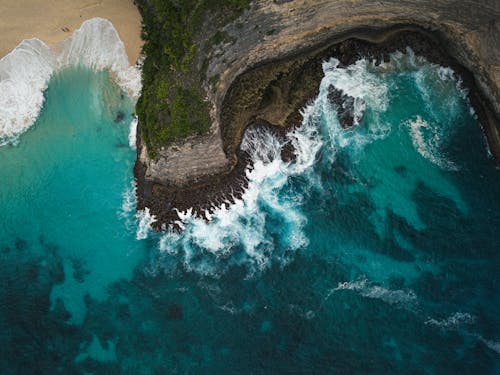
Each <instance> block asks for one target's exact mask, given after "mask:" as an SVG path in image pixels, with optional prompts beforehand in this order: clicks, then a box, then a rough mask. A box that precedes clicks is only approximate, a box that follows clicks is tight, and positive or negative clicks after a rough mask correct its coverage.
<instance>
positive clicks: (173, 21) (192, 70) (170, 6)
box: [136, 0, 249, 157]
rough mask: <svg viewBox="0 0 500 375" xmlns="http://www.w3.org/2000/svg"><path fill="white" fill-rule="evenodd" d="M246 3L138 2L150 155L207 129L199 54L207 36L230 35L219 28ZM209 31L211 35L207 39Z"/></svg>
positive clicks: (141, 104) (142, 112)
mask: <svg viewBox="0 0 500 375" xmlns="http://www.w3.org/2000/svg"><path fill="white" fill-rule="evenodd" d="M248 2H249V1H248V0H138V1H136V3H137V4H138V7H139V10H140V12H141V15H142V19H143V35H142V37H143V39H144V41H145V44H144V48H143V51H144V52H145V54H146V60H145V61H144V66H143V90H142V95H141V98H140V99H139V101H138V103H137V115H138V116H139V121H140V123H141V130H142V137H143V139H144V141H145V143H146V145H147V148H148V150H149V152H150V156H152V157H155V156H156V155H157V151H158V149H159V148H160V147H162V146H168V145H169V144H170V143H172V142H173V141H175V140H177V139H182V138H185V137H187V136H190V135H196V134H203V133H205V132H207V131H208V130H209V128H210V116H209V108H208V105H207V103H206V102H204V100H203V97H204V95H205V94H204V91H203V89H202V86H201V83H202V82H201V81H202V80H204V79H206V78H205V76H204V72H201V71H199V69H197V67H196V61H197V60H198V59H196V58H195V57H196V56H197V54H198V53H201V51H202V49H201V48H200V45H199V41H200V40H205V39H208V43H209V45H210V46H212V45H215V44H218V43H220V42H222V41H226V40H230V39H229V36H228V35H227V33H225V32H222V31H220V30H218V29H220V28H221V27H222V26H223V25H224V24H226V23H228V22H230V21H232V20H234V19H236V18H237V17H238V16H239V15H240V14H241V12H242V11H244V10H245V9H246V8H247V7H248ZM213 20H217V25H216V27H215V28H214V27H213V26H212V28H211V29H210V28H208V27H205V26H207V23H213V22H214V21H213ZM210 26H211V25H210ZM217 28H218V29H217ZM208 29H210V30H208ZM207 30H208V31H207ZM207 32H208V33H211V34H212V35H211V37H210V35H209V37H208V38H207V35H205V34H206V33H207ZM207 63H208V62H207ZM205 69H206V67H205ZM201 70H203V69H201ZM211 83H213V80H212V81H211Z"/></svg>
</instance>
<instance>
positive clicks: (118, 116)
mask: <svg viewBox="0 0 500 375" xmlns="http://www.w3.org/2000/svg"><path fill="white" fill-rule="evenodd" d="M124 118H125V113H123V112H122V111H118V113H117V114H116V117H115V123H119V122H121V121H122V120H123V119H124Z"/></svg>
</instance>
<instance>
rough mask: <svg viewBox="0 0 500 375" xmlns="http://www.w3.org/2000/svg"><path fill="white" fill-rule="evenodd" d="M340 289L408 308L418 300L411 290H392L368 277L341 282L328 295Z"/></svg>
mask: <svg viewBox="0 0 500 375" xmlns="http://www.w3.org/2000/svg"><path fill="white" fill-rule="evenodd" d="M340 290H353V291H356V292H359V294H360V295H362V296H363V297H366V298H375V299H380V300H382V301H384V302H386V303H389V304H391V305H403V306H405V307H406V308H408V307H410V306H412V305H414V304H415V303H416V302H417V296H416V295H415V293H414V292H413V291H411V290H409V291H405V290H399V289H398V290H392V289H388V288H385V287H383V286H380V285H373V284H372V283H370V282H369V281H368V280H366V279H364V280H357V281H346V282H342V283H339V284H338V286H337V287H336V288H334V289H333V290H332V291H331V292H330V293H329V295H328V297H329V296H330V295H331V293H333V292H337V291H340Z"/></svg>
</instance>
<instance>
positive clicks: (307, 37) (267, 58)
mask: <svg viewBox="0 0 500 375" xmlns="http://www.w3.org/2000/svg"><path fill="white" fill-rule="evenodd" d="M138 5H139V9H141V12H142V13H143V16H144V15H145V14H147V13H148V12H149V14H150V13H151V11H152V9H153V8H154V4H152V2H149V1H147V0H142V1H138ZM146 10H147V11H146ZM210 19H211V18H210V17H205V18H203V17H201V21H200V25H201V26H200V27H199V29H200V30H203V31H202V32H200V33H199V34H196V35H195V36H194V37H193V41H194V42H193V43H194V44H193V48H192V49H193V50H194V51H195V52H194V54H193V56H192V57H191V59H190V60H189V61H190V65H189V66H187V68H186V70H187V71H189V72H190V77H193V76H195V77H196V78H194V79H193V78H191V79H190V82H189V85H190V87H193V86H196V85H198V86H199V88H201V89H202V90H203V93H204V95H205V98H206V101H207V102H208V104H209V114H210V121H211V122H210V123H211V125H210V127H209V129H206V130H204V131H202V132H200V131H197V132H194V133H193V134H191V135H188V136H184V137H181V138H179V137H178V138H174V139H173V140H172V139H169V141H168V142H164V143H163V144H162V143H161V142H159V143H158V142H155V140H156V139H155V138H154V134H155V133H154V132H153V133H152V132H151V123H153V122H154V124H155V126H156V127H157V128H158V127H160V129H161V125H162V121H164V122H165V127H164V128H163V129H161V130H168V126H169V124H168V120H169V117H168V115H167V116H166V115H165V113H167V114H168V113H170V112H169V111H170V109H172V108H171V104H172V103H173V102H175V100H174V101H173V100H169V98H167V99H166V100H165V108H163V109H162V110H161V111H158V112H159V114H158V116H157V117H155V112H154V111H149V112H146V111H141V110H139V111H138V113H139V129H138V135H139V136H138V140H137V146H138V159H137V162H136V167H135V176H136V180H137V198H138V200H137V208H138V209H144V208H145V207H148V208H149V209H150V212H151V213H152V214H153V215H155V216H156V218H157V221H156V222H155V224H154V226H155V227H156V228H157V229H160V228H161V227H162V225H163V224H169V223H173V222H174V221H175V220H177V218H178V215H177V210H181V211H183V210H186V209H188V208H191V207H192V208H193V209H194V213H195V214H199V215H200V216H203V212H204V211H205V210H210V209H211V208H212V207H213V206H218V205H219V204H220V203H221V202H224V201H227V200H229V201H231V200H232V199H234V198H238V197H239V196H240V195H241V192H242V191H243V190H244V188H245V183H246V181H245V174H244V170H245V168H246V167H247V165H248V164H247V163H248V161H249V160H248V157H247V155H244V153H242V152H241V151H240V150H239V145H240V142H241V139H242V136H243V133H244V131H245V129H246V128H247V127H248V126H250V125H252V124H268V125H271V126H273V129H277V130H276V131H277V133H283V132H284V130H285V129H287V128H289V127H292V126H297V125H299V124H300V121H301V119H300V113H299V110H300V109H301V108H302V107H303V106H304V105H305V104H306V103H307V102H308V101H309V100H311V99H312V98H314V97H315V96H316V95H317V90H318V86H319V82H320V80H321V78H322V69H321V63H322V62H323V61H324V60H325V59H328V58H330V57H332V56H334V57H336V58H337V59H339V60H340V62H341V63H342V64H344V65H349V64H351V63H354V62H355V61H356V60H357V59H359V58H362V57H366V58H369V59H372V60H377V61H379V62H380V61H382V60H384V59H387V57H388V54H389V53H391V52H394V51H396V50H400V51H404V50H405V49H406V47H407V46H408V47H411V48H412V49H413V50H414V52H415V53H416V54H418V55H421V56H424V57H426V58H427V59H428V60H429V61H430V62H433V63H437V64H440V65H443V66H447V67H450V68H452V69H453V70H454V71H455V73H456V74H457V75H459V76H460V78H461V79H462V81H463V84H464V86H465V87H466V88H468V90H469V98H470V101H471V104H472V105H473V107H474V109H475V111H476V113H477V115H478V118H479V121H480V123H481V125H482V127H483V129H484V132H485V134H486V136H487V139H488V144H489V148H490V151H491V153H492V155H493V157H494V158H495V159H496V160H500V134H499V133H500V125H499V118H500V89H499V87H500V84H499V83H500V56H499V54H500V49H499V43H500V42H499V40H498V35H499V34H500V5H499V4H498V3H497V2H495V1H468V2H456V1H444V0H438V1H383V2H376V3H375V2H367V1H327V0H315V1H300V0H295V1H254V2H251V3H250V4H249V5H248V7H247V8H246V9H245V10H244V11H243V12H242V13H241V14H240V15H239V16H238V18H236V19H233V20H230V21H229V22H227V23H224V24H223V25H220V24H219V25H216V26H214V25H213V24H210ZM146 22H147V21H146ZM153 22H154V21H153ZM146 37H147V36H146ZM148 59H150V61H149V62H150V65H151V64H152V61H151V60H152V59H154V57H153V56H151V57H150V56H149V55H148V56H147V57H146V63H145V65H146V66H147V65H148ZM173 69H174V70H175V66H174V67H173ZM153 70H154V69H153ZM193 72H194V73H195V74H193ZM196 73H198V74H196ZM147 74H148V71H146V75H147ZM144 90H147V87H144V88H143V98H142V99H143V104H144V101H145V100H146V99H150V100H151V98H150V97H148V98H146V97H145V96H144V92H145V91H144ZM169 106H170V107H169ZM146 114H147V116H146ZM165 118H166V119H167V120H165ZM146 120H147V121H146ZM146 125H147V126H146ZM292 151H293V150H292ZM292 151H290V150H284V151H283V153H282V154H283V155H284V157H287V158H289V157H293V152H292ZM291 155H292V156H291Z"/></svg>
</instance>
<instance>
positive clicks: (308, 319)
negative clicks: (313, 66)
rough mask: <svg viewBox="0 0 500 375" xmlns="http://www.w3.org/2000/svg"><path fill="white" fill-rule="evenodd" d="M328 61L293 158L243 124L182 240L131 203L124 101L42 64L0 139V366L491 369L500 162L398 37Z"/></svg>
mask: <svg viewBox="0 0 500 375" xmlns="http://www.w3.org/2000/svg"><path fill="white" fill-rule="evenodd" d="M324 70H325V78H324V79H323V81H322V83H321V86H320V94H319V96H318V98H317V99H316V101H315V102H314V103H311V105H310V106H309V107H307V108H306V109H304V122H303V125H302V127H300V128H299V129H297V130H295V131H294V132H292V133H290V134H289V136H288V140H287V141H288V142H291V143H292V144H293V145H294V146H295V150H296V153H297V160H296V161H295V162H293V163H284V162H282V161H281V159H280V158H279V147H280V141H278V140H277V139H275V138H273V136H272V135H271V134H269V133H267V132H266V131H264V130H252V131H249V132H247V134H246V136H245V139H244V141H243V144H242V147H244V148H245V149H247V150H248V151H249V152H250V153H251V154H252V155H253V159H254V166H255V167H254V169H253V170H252V171H249V172H248V175H249V179H250V186H249V189H248V191H247V192H246V193H245V195H244V197H243V200H241V201H238V202H237V203H236V205H234V206H232V207H225V208H223V209H222V210H219V211H218V212H217V213H216V214H215V215H214V216H213V217H212V218H211V221H210V222H209V223H206V222H205V221H203V220H200V219H194V218H192V217H191V216H190V215H189V214H186V215H185V216H184V224H183V225H184V231H183V232H182V233H181V234H177V233H173V232H172V233H167V234H155V233H151V232H150V231H148V230H147V225H146V224H147V222H148V215H147V214H145V213H140V214H139V215H137V216H136V215H135V212H134V210H133V207H134V199H133V184H132V180H133V176H132V167H133V163H134V160H135V150H133V149H131V148H130V147H129V139H128V136H129V126H130V122H131V120H132V114H133V111H134V108H133V102H132V101H131V100H130V99H128V97H127V96H126V95H125V94H124V93H123V92H121V91H120V89H119V88H118V87H117V86H116V85H114V84H113V83H112V81H111V80H110V78H109V76H108V74H107V73H105V72H100V73H96V72H92V71H90V70H87V69H82V68H72V69H69V70H65V71H63V72H59V73H57V74H56V75H55V76H54V77H53V78H52V80H51V81H50V82H49V86H48V89H47V91H46V93H45V97H46V99H45V104H44V108H43V110H42V112H41V113H40V116H39V118H38V120H37V123H36V124H35V125H34V127H33V128H31V129H30V130H29V131H28V132H26V133H25V134H24V135H23V136H22V137H21V138H20V142H19V144H18V145H17V146H4V147H1V148H0V181H1V183H0V222H1V226H0V253H1V258H0V259H1V262H0V267H1V269H0V280H1V283H2V284H1V285H2V288H1V291H0V301H1V302H0V369H1V371H0V372H1V373H2V374H55V373H64V374H70V373H82V374H83V373H93V374H114V373H116V374H118V373H120V374H121V373H126V374H166V373H209V374H216V373H329V374H330V373H334V374H351V373H355V374H390V373H401V374H408V373H415V374H421V373H428V374H458V373H461V374H495V373H500V317H499V316H500V315H499V314H498V311H500V285H499V283H500V278H499V276H498V275H499V274H500V255H499V251H498V250H499V249H500V236H499V235H498V231H499V229H500V202H499V199H498V197H499V193H500V187H499V186H500V185H499V182H500V170H499V169H498V168H496V167H495V163H494V162H493V161H492V159H491V157H490V156H489V155H488V152H487V149H486V145H485V141H484V138H483V136H482V133H481V130H480V127H479V125H478V123H477V120H476V119H475V116H474V114H473V111H471V108H470V106H469V105H468V102H467V98H466V95H465V92H464V90H462V89H461V88H460V83H459V82H457V80H456V79H455V78H454V77H453V76H452V74H451V72H450V71H449V70H447V69H443V68H440V67H438V66H435V65H431V64H428V63H426V62H425V61H424V60H422V59H418V58H415V57H414V56H413V55H412V54H411V53H407V54H405V55H402V54H396V55H393V57H392V60H391V63H390V64H388V65H383V66H380V67H375V66H374V65H372V64H370V63H369V62H366V61H364V60H361V61H358V63H356V64H355V65H353V66H350V67H348V68H346V69H340V68H337V67H336V63H335V60H332V61H330V62H327V63H325V64H324ZM330 85H334V86H335V87H337V88H338V89H341V90H343V91H344V92H345V93H348V94H349V95H351V96H353V97H354V98H355V109H356V113H357V115H358V119H359V125H357V126H355V127H354V128H353V129H350V130H343V129H342V128H341V127H340V124H339V122H338V120H337V112H336V109H335V107H334V106H333V105H332V104H331V103H329V101H328V99H327V93H328V87H329V86H330ZM118 112H121V113H122V114H123V115H124V116H123V118H122V119H120V118H117V114H118ZM115 120H117V121H115Z"/></svg>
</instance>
